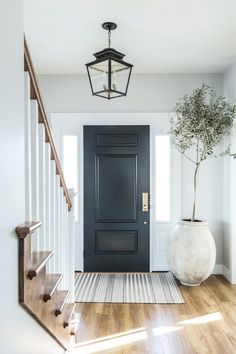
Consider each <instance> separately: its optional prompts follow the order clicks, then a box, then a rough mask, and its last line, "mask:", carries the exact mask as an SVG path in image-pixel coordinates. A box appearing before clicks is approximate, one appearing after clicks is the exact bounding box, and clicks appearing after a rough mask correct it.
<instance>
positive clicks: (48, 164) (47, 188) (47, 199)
mask: <svg viewBox="0 0 236 354" xmlns="http://www.w3.org/2000/svg"><path fill="white" fill-rule="evenodd" d="M50 168H51V147H50V144H49V143H46V144H45V210H46V212H45V235H46V238H45V241H46V242H45V250H47V251H51V223H50V211H51V205H50V204H51V198H50V197H51V194H50V183H51V181H50V177H51V171H50ZM47 269H48V271H49V272H51V271H52V267H51V262H50V261H49V263H48V264H47Z"/></svg>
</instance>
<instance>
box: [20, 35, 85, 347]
mask: <svg viewBox="0 0 236 354" xmlns="http://www.w3.org/2000/svg"><path fill="white" fill-rule="evenodd" d="M24 64H25V176H26V212H25V214H26V218H25V220H26V221H25V222H24V223H23V224H21V225H19V226H17V227H16V234H17V236H18V239H19V301H20V303H21V304H22V306H23V307H24V308H25V309H26V310H27V311H28V312H29V313H30V314H31V315H32V316H33V317H34V318H35V319H36V321H37V322H38V323H39V324H40V325H41V326H42V327H43V328H44V329H45V330H46V331H47V332H48V333H49V334H50V335H51V336H52V337H53V338H54V339H55V340H56V341H57V342H58V343H59V344H60V345H61V346H62V347H63V348H64V349H66V350H69V349H70V348H72V347H74V344H75V337H76V336H75V335H76V332H77V328H78V324H79V314H78V313H76V311H75V308H76V304H75V303H74V262H73V251H74V244H73V242H74V241H73V239H74V237H73V233H74V218H73V212H72V203H71V196H70V192H69V191H68V189H67V187H66V184H65V180H64V177H63V173H62V169H61V165H60V161H59V158H58V155H57V151H56V147H55V143H54V140H53V136H52V132H51V128H50V124H49V121H48V118H47V115H46V112H45V109H44V105H43V101H42V97H41V95H40V91H39V87H38V84H37V80H36V75H35V71H34V68H33V64H32V60H31V57H30V53H29V49H28V46H27V43H26V40H25V43H24ZM32 220H41V222H39V221H32Z"/></svg>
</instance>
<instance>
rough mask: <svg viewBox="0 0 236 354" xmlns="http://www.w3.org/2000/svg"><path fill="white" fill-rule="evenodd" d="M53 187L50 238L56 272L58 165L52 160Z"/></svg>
mask: <svg viewBox="0 0 236 354" xmlns="http://www.w3.org/2000/svg"><path fill="white" fill-rule="evenodd" d="M50 173H51V179H50V182H51V187H50V201H51V204H50V206H51V212H50V226H51V232H50V234H51V238H50V250H52V251H53V253H54V256H53V257H52V259H51V264H52V272H53V273H55V272H56V265H55V255H56V233H55V231H56V222H57V221H56V164H55V161H54V160H51V170H50Z"/></svg>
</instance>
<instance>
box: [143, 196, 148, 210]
mask: <svg viewBox="0 0 236 354" xmlns="http://www.w3.org/2000/svg"><path fill="white" fill-rule="evenodd" d="M148 210H149V198H148V193H146V192H144V193H142V211H146V212H147V211H148Z"/></svg>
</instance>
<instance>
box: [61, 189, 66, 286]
mask: <svg viewBox="0 0 236 354" xmlns="http://www.w3.org/2000/svg"><path fill="white" fill-rule="evenodd" d="M60 207H61V218H60V226H61V231H60V243H61V249H60V251H61V264H60V269H61V271H60V272H61V273H62V274H63V278H62V282H61V286H62V288H64V283H65V281H64V276H65V275H64V195H63V188H62V187H61V188H60Z"/></svg>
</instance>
